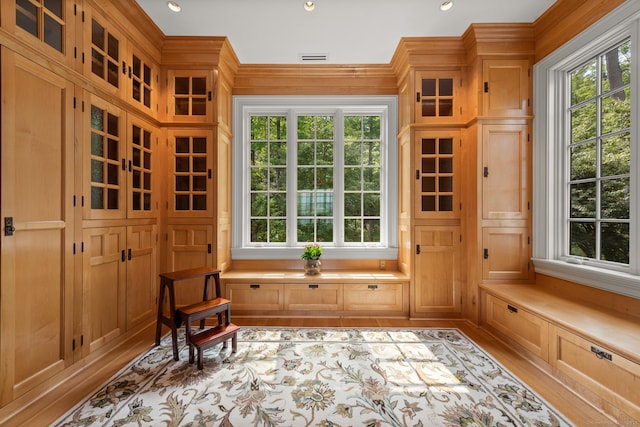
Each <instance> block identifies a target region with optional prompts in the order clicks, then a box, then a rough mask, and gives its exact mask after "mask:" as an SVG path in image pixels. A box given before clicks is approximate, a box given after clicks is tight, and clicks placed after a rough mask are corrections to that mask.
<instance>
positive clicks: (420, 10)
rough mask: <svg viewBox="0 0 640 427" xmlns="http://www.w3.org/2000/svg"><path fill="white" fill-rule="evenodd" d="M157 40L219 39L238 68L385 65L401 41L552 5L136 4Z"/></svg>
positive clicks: (434, 0) (355, 1) (191, 0)
mask: <svg viewBox="0 0 640 427" xmlns="http://www.w3.org/2000/svg"><path fill="white" fill-rule="evenodd" d="M137 1H138V3H139V4H140V6H142V8H143V9H144V10H145V11H146V12H147V14H148V15H149V16H150V17H151V19H153V20H154V21H155V23H156V24H157V25H158V27H159V28H160V29H161V30H162V31H163V32H164V33H165V35H177V36H187V35H190V36H196V35H198V36H226V37H228V38H229V41H230V43H231V46H232V47H233V50H234V51H235V53H236V55H237V56H238V59H239V60H240V62H241V63H243V64H295V63H300V62H302V61H301V60H300V59H299V57H300V54H326V55H327V58H328V59H327V61H324V63H331V64H388V63H389V62H390V60H391V57H392V56H393V53H394V51H395V49H396V47H397V46H398V42H399V41H400V38H401V37H416V36H428V37H433V36H460V35H462V33H464V31H465V30H466V29H467V28H468V27H469V25H470V24H472V23H498V22H533V21H535V20H536V18H538V17H539V16H540V15H541V14H542V13H544V11H545V10H547V9H548V8H549V7H550V6H551V5H552V4H553V3H554V2H555V1H556V0H454V6H453V8H452V9H451V10H449V11H447V12H441V11H440V9H439V5H440V3H441V2H442V1H443V0H315V4H316V8H315V10H314V11H312V12H307V11H305V10H304V8H303V3H304V0H175V1H176V2H178V3H179V4H180V5H181V6H182V11H181V12H179V13H175V12H171V11H170V10H169V8H168V7H167V0H137Z"/></svg>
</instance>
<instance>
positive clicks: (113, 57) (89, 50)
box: [83, 7, 127, 96]
mask: <svg viewBox="0 0 640 427" xmlns="http://www.w3.org/2000/svg"><path fill="white" fill-rule="evenodd" d="M83 13H84V15H85V16H84V40H83V63H84V75H85V77H87V78H88V79H90V80H91V81H92V82H93V83H95V84H96V85H97V86H98V87H100V89H101V90H104V91H106V92H108V93H109V94H113V95H116V96H120V95H121V94H122V93H123V76H125V75H126V72H127V65H126V62H125V60H124V57H123V54H124V52H125V44H126V40H125V38H124V37H123V36H122V35H121V34H120V33H119V32H118V31H117V30H116V29H115V28H114V25H112V24H111V23H110V22H109V21H108V20H107V19H106V18H104V17H103V16H101V15H100V14H99V13H98V12H96V11H95V10H93V9H92V8H90V7H88V8H86V9H85V10H84V12H83Z"/></svg>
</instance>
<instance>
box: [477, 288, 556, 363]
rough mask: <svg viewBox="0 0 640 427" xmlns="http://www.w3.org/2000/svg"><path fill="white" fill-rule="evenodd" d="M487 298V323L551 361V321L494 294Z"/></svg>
mask: <svg viewBox="0 0 640 427" xmlns="http://www.w3.org/2000/svg"><path fill="white" fill-rule="evenodd" d="M486 298H487V299H486V318H485V321H486V323H487V324H488V325H489V326H491V327H493V328H495V329H496V330H498V331H500V332H501V333H503V334H505V335H506V336H509V337H511V338H513V340H514V341H516V342H517V343H518V344H520V345H522V346H523V347H524V348H526V349H527V350H529V351H531V352H532V353H533V354H535V355H537V356H539V357H541V358H542V359H543V360H545V361H549V323H548V322H547V321H545V320H543V319H542V318H540V317H538V316H536V315H533V314H531V313H530V312H528V311H526V310H524V309H522V308H521V307H518V306H517V305H515V304H509V303H508V302H506V301H504V300H501V299H499V298H496V297H494V296H493V295H487V297H486Z"/></svg>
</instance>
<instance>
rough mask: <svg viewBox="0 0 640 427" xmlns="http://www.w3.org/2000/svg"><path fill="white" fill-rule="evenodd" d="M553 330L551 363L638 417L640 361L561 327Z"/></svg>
mask: <svg viewBox="0 0 640 427" xmlns="http://www.w3.org/2000/svg"><path fill="white" fill-rule="evenodd" d="M551 332H552V334H551V347H550V349H551V350H550V363H551V364H552V366H554V367H556V368H558V369H559V370H560V371H562V372H564V373H566V374H567V375H569V376H570V377H572V378H573V379H575V380H576V381H578V382H579V383H581V384H582V385H584V386H585V387H587V388H589V389H591V391H593V392H594V393H596V394H597V395H599V396H603V397H604V398H605V399H606V400H608V401H609V402H612V403H614V404H615V405H616V406H617V407H619V408H621V409H623V410H625V411H627V412H628V413H629V414H630V415H631V416H633V417H634V418H635V419H638V418H639V417H640V364H639V363H637V362H634V361H632V360H629V359H627V358H625V357H623V356H620V355H618V354H616V353H615V352H612V351H610V350H608V349H607V348H606V347H603V346H601V345H599V344H595V343H592V342H590V341H587V340H585V339H583V338H581V337H579V336H577V335H575V334H572V333H570V332H568V331H566V330H564V329H562V328H558V327H555V326H553V327H551ZM596 352H601V353H600V354H601V356H600V357H598V356H597V355H596ZM603 354H604V356H603ZM609 358H610V359H609Z"/></svg>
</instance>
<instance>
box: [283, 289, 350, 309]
mask: <svg viewBox="0 0 640 427" xmlns="http://www.w3.org/2000/svg"><path fill="white" fill-rule="evenodd" d="M284 309H285V310H342V285H339V284H317V283H315V284H296V283H291V284H286V285H284Z"/></svg>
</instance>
